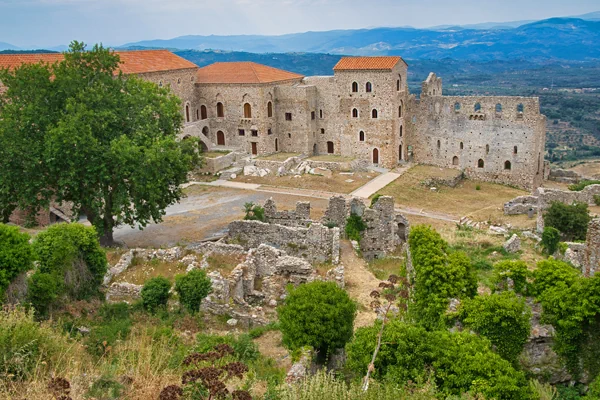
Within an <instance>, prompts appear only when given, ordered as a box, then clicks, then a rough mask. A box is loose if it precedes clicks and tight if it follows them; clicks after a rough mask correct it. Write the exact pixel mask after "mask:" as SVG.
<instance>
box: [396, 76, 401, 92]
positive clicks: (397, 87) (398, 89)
mask: <svg viewBox="0 0 600 400" xmlns="http://www.w3.org/2000/svg"><path fill="white" fill-rule="evenodd" d="M396 91H398V92H399V91H400V78H398V80H397V81H396Z"/></svg>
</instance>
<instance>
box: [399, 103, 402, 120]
mask: <svg viewBox="0 0 600 400" xmlns="http://www.w3.org/2000/svg"><path fill="white" fill-rule="evenodd" d="M398 118H402V103H400V105H399V106H398Z"/></svg>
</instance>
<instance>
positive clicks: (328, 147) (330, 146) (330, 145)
mask: <svg viewBox="0 0 600 400" xmlns="http://www.w3.org/2000/svg"><path fill="white" fill-rule="evenodd" d="M327 153H329V154H333V142H327Z"/></svg>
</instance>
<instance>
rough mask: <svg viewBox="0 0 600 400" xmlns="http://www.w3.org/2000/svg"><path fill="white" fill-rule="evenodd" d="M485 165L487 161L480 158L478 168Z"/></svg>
mask: <svg viewBox="0 0 600 400" xmlns="http://www.w3.org/2000/svg"><path fill="white" fill-rule="evenodd" d="M484 165H485V163H484V162H483V160H482V159H481V158H480V159H479V161H477V168H483V166H484Z"/></svg>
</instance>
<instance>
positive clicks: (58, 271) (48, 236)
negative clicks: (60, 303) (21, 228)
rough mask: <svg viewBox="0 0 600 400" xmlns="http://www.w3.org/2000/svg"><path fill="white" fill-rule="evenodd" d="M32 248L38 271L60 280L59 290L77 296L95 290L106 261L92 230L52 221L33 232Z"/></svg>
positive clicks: (69, 295)
mask: <svg viewBox="0 0 600 400" xmlns="http://www.w3.org/2000/svg"><path fill="white" fill-rule="evenodd" d="M33 249H34V252H35V255H36V257H37V260H38V261H39V266H38V272H40V273H46V274H51V275H53V276H55V277H56V278H57V280H59V281H60V282H62V283H63V284H62V285H61V293H60V294H66V295H67V296H68V297H69V298H72V299H76V300H81V299H85V298H88V297H89V296H91V295H94V294H97V293H98V288H99V287H100V285H101V284H102V280H103V278H104V275H105V274H106V270H107V265H108V261H107V259H106V253H105V251H104V250H103V249H102V248H101V247H100V243H99V242H98V235H97V234H96V230H95V229H94V228H92V227H86V226H83V225H81V224H56V225H52V226H50V227H49V228H47V229H46V230H45V231H43V232H41V233H40V234H38V235H37V237H36V238H35V240H34V241H33Z"/></svg>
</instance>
